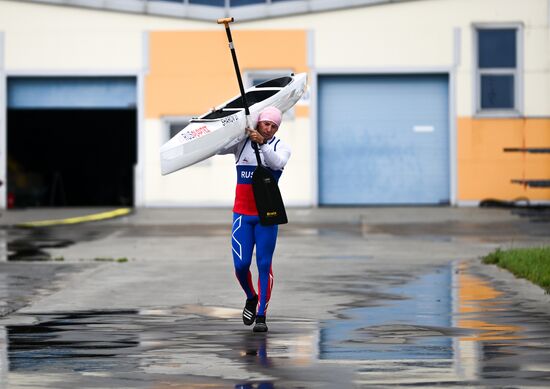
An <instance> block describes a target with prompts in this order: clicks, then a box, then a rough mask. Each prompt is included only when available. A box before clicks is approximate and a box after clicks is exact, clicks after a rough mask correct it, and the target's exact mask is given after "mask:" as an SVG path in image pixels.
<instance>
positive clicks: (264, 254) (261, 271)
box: [231, 213, 279, 316]
mask: <svg viewBox="0 0 550 389" xmlns="http://www.w3.org/2000/svg"><path fill="white" fill-rule="evenodd" d="M278 230H279V228H278V226H262V225H261V224H260V218H259V217H258V216H249V215H241V214H239V213H234V214H233V228H232V231H231V246H232V249H233V264H234V265H235V274H236V276H237V279H238V280H239V283H240V284H241V287H242V288H243V290H244V292H245V293H246V298H252V297H254V296H255V295H256V291H255V290H254V285H253V283H252V274H251V273H250V264H251V263H252V253H253V251H254V246H256V265H257V266H258V292H259V293H258V297H259V298H258V310H257V313H256V314H257V315H258V316H263V315H265V312H266V310H267V305H268V304H269V298H270V297H271V288H272V287H273V272H272V269H271V261H272V259H273V252H274V251H275V243H276V241H277V232H278Z"/></svg>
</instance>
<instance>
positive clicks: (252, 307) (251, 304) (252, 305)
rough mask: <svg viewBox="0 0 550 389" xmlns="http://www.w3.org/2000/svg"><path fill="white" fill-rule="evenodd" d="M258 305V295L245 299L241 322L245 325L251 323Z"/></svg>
mask: <svg viewBox="0 0 550 389" xmlns="http://www.w3.org/2000/svg"><path fill="white" fill-rule="evenodd" d="M257 306H258V295H256V296H254V297H252V298H251V299H247V300H246V304H245V305H244V309H243V323H244V324H245V325H247V326H249V325H252V324H253V323H254V321H255V320H256V307H257Z"/></svg>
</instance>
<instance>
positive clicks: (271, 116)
mask: <svg viewBox="0 0 550 389" xmlns="http://www.w3.org/2000/svg"><path fill="white" fill-rule="evenodd" d="M282 116H283V114H282V113H281V111H280V110H279V109H278V108H275V107H266V108H264V109H263V111H262V112H260V116H258V121H259V122H271V123H273V124H276V125H277V127H279V126H280V125H281V119H282Z"/></svg>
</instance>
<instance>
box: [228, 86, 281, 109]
mask: <svg viewBox="0 0 550 389" xmlns="http://www.w3.org/2000/svg"><path fill="white" fill-rule="evenodd" d="M279 91H280V89H272V90H253V91H250V92H247V93H246V102H247V103H248V106H252V105H254V104H256V103H259V102H261V101H264V100H266V99H268V98H270V97H271V96H273V95H275V94H276V93H277V92H279ZM225 108H244V104H243V98H242V97H241V96H239V97H237V98H236V99H234V100H231V101H230V102H229V103H227V104H226V105H225Z"/></svg>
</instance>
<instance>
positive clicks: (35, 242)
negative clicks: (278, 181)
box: [0, 207, 550, 388]
mask: <svg viewBox="0 0 550 389" xmlns="http://www.w3.org/2000/svg"><path fill="white" fill-rule="evenodd" d="M99 211H104V210H98V209H55V210H47V209H45V210H23V211H8V212H6V213H4V214H3V215H2V217H1V218H0V224H1V225H2V226H3V228H2V229H1V230H0V231H1V233H2V234H3V235H2V236H0V240H2V241H3V242H4V243H3V246H2V247H4V254H3V258H4V259H5V261H4V262H0V276H1V277H2V278H3V280H4V282H3V286H2V288H1V289H0V301H1V304H0V309H1V310H0V313H1V314H2V315H3V317H2V318H1V320H0V354H2V351H1V350H2V349H3V350H4V351H3V356H0V378H1V380H0V381H1V382H3V384H0V388H1V387H2V385H4V387H10V388H12V387H13V388H19V387H71V388H72V387H94V388H96V387H115V386H116V387H162V388H163V387H178V388H179V387H181V388H186V387H231V388H237V387H239V388H272V387H276V388H298V387H367V386H376V387H388V386H389V387H391V386H394V385H407V386H423V387H426V386H437V387H445V386H449V387H451V386H452V387H456V386H472V387H502V386H508V387H529V386H537V387H540V386H550V373H548V372H549V371H550V358H549V357H547V355H550V353H548V351H549V348H550V326H549V324H550V312H549V310H548V306H549V305H548V303H549V302H550V298H549V296H548V295H545V294H544V292H543V291H542V289H540V288H538V287H535V286H533V285H531V284H530V283H528V282H526V281H521V280H516V279H515V278H513V277H512V276H510V275H509V274H508V273H506V272H505V271H502V270H499V269H497V268H495V267H493V266H484V265H481V264H480V261H479V257H480V256H482V255H485V254H487V253H489V252H491V251H492V250H494V249H496V248H509V247H525V246H538V245H542V244H545V245H548V244H550V216H549V215H548V213H545V211H542V210H528V209H516V210H509V209H480V208H473V207H472V208H453V207H395V208H318V209H290V210H289V220H290V223H289V224H288V225H284V226H281V228H280V234H279V240H278V243H277V249H276V255H275V259H274V264H273V271H274V275H275V286H274V289H273V294H272V299H271V302H270V305H269V312H268V325H269V328H270V331H269V332H268V334H267V335H258V334H253V333H252V332H251V329H250V328H249V327H245V326H244V325H243V324H242V322H241V319H240V311H241V310H242V305H243V302H244V295H243V293H242V291H241V290H240V288H239V287H238V285H237V282H236V279H235V277H234V275H233V265H232V258H231V250H230V244H229V243H230V223H231V212H230V210H228V209H137V210H135V211H134V212H133V213H132V214H131V215H129V216H125V217H121V218H116V219H110V220H105V221H101V222H94V223H85V224H78V225H69V226H57V227H48V228H39V229H21V228H16V227H14V226H16V225H17V224H19V223H21V222H28V221H33V220H44V219H61V218H64V217H73V216H77V215H79V216H80V215H83V214H87V213H94V212H99ZM253 274H255V273H253ZM2 334H4V335H3V339H4V340H3V343H2ZM2 344H3V346H2Z"/></svg>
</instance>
